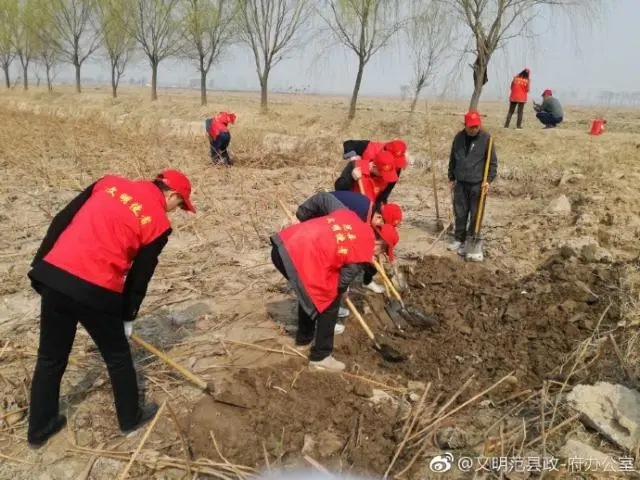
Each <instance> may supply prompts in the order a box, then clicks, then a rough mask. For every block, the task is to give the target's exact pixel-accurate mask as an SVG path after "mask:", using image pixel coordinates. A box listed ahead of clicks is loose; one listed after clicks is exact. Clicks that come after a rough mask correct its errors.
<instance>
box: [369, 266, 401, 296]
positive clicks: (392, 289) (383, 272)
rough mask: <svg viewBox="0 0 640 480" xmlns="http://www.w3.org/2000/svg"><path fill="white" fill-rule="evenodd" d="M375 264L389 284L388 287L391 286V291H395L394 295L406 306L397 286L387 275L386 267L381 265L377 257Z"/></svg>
mask: <svg viewBox="0 0 640 480" xmlns="http://www.w3.org/2000/svg"><path fill="white" fill-rule="evenodd" d="M373 266H374V267H376V270H377V271H378V273H379V274H380V276H381V277H382V279H383V280H384V282H385V284H386V285H387V288H389V290H391V293H393V296H394V297H396V299H397V300H398V301H399V302H400V303H402V306H403V307H404V302H403V301H402V297H401V296H400V294H399V293H398V291H397V290H396V287H394V286H393V283H391V280H389V277H387V272H385V271H384V268H383V267H382V265H380V263H378V261H377V260H376V259H375V258H374V259H373Z"/></svg>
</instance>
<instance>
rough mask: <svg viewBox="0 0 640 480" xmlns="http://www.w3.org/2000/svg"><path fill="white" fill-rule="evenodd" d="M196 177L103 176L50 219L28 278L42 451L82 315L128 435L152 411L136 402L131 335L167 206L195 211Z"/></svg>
mask: <svg viewBox="0 0 640 480" xmlns="http://www.w3.org/2000/svg"><path fill="white" fill-rule="evenodd" d="M190 195H191V183H190V182H189V179H188V178H187V177H186V176H185V175H184V174H182V173H181V172H179V171H176V170H165V171H163V172H162V173H161V174H159V175H158V176H157V177H156V178H155V180H153V181H132V180H128V179H126V178H122V177H119V176H115V175H106V176H104V177H102V178H101V179H99V180H98V181H96V182H94V183H93V184H92V185H90V186H89V187H88V188H87V189H86V190H84V191H83V192H82V193H80V194H79V195H78V196H77V197H76V198H74V199H73V200H71V202H70V203H69V204H68V205H67V206H66V207H65V208H64V209H63V210H62V211H60V212H59V213H58V214H57V215H56V216H55V217H54V219H53V221H52V222H51V225H50V226H49V229H48V230H47V233H46V235H45V237H44V239H43V241H42V243H41V245H40V248H39V249H38V251H37V253H36V255H35V258H34V260H33V262H32V263H31V267H32V268H31V270H30V272H29V274H28V275H29V278H30V280H31V284H32V286H33V288H34V289H35V290H36V291H37V292H38V293H39V294H40V296H41V310H40V345H39V347H38V358H37V361H36V367H35V372H34V374H33V380H32V383H31V402H30V411H29V428H28V433H27V440H28V443H29V446H30V447H31V448H39V447H41V446H42V445H44V444H45V443H46V442H47V440H48V439H49V438H50V437H51V436H53V435H55V434H56V433H57V432H59V431H60V430H61V429H62V428H64V426H65V424H66V417H65V416H64V415H61V414H60V413H59V403H58V402H59V396H60V381H61V380H62V375H63V374H64V371H65V369H66V366H67V362H68V359H69V353H70V352H71V347H72V346H73V341H74V338H75V334H76V328H77V325H78V322H80V323H81V324H82V326H83V327H84V328H85V330H86V331H87V332H88V333H89V335H91V338H92V339H93V341H94V342H95V343H96V345H97V346H98V349H99V350H100V353H101V355H102V358H103V359H104V361H105V363H106V364H107V370H108V372H109V377H110V379H111V385H112V387H113V395H114V399H115V407H116V413H117V417H118V423H119V426H120V429H121V430H122V431H123V432H125V433H129V432H132V431H134V430H136V429H138V428H140V427H141V426H142V425H144V424H145V423H146V422H147V421H149V420H150V419H151V418H153V416H154V415H155V413H156V411H157V410H158V406H157V405H156V404H155V403H149V404H146V405H144V406H140V405H139V398H138V384H137V380H136V372H135V369H134V366H133V361H132V359H131V351H130V349H129V343H128V341H127V338H128V337H129V336H130V335H131V332H132V329H133V328H132V327H133V320H134V319H135V318H136V316H137V315H138V309H139V308H140V305H141V303H142V301H143V299H144V297H145V295H146V292H147V285H148V284H149V281H150V280H151V277H152V276H153V273H154V271H155V268H156V265H157V264H158V256H159V255H160V253H161V252H162V249H163V248H164V246H165V245H166V244H167V241H168V238H169V235H170V234H171V224H170V222H169V218H168V217H167V212H171V211H174V210H175V209H176V208H178V207H180V208H182V209H183V210H187V211H190V212H195V208H194V207H193V205H192V204H191V201H190V198H189V197H190Z"/></svg>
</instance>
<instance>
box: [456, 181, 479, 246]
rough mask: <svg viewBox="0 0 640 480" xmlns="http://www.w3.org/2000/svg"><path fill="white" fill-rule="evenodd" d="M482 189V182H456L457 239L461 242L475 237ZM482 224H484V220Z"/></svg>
mask: <svg viewBox="0 0 640 480" xmlns="http://www.w3.org/2000/svg"><path fill="white" fill-rule="evenodd" d="M481 187H482V183H480V182H478V183H466V182H456V185H455V187H454V190H453V207H454V211H455V214H456V229H455V239H456V240H458V241H459V242H464V241H465V240H466V239H467V237H468V236H471V235H473V230H474V228H475V222H476V214H477V211H478V200H480V189H481ZM483 212H484V208H483ZM480 222H481V224H482V218H481V219H480ZM467 225H468V226H467Z"/></svg>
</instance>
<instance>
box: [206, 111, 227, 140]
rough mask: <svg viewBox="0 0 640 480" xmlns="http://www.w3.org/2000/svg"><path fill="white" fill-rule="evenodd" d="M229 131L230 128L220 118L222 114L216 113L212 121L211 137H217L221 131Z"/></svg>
mask: <svg viewBox="0 0 640 480" xmlns="http://www.w3.org/2000/svg"><path fill="white" fill-rule="evenodd" d="M228 131H229V129H228V128H227V125H226V124H224V123H223V122H222V120H221V119H220V115H216V116H215V117H214V118H213V120H212V121H211V127H209V135H211V138H216V137H217V136H218V135H219V134H220V133H221V132H228Z"/></svg>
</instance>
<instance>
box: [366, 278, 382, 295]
mask: <svg viewBox="0 0 640 480" xmlns="http://www.w3.org/2000/svg"><path fill="white" fill-rule="evenodd" d="M365 287H366V288H368V289H369V290H371V291H372V292H375V293H384V292H385V291H386V290H385V288H384V287H383V286H382V285H380V284H379V283H376V282H374V281H373V280H371V283H369V284H368V285H365Z"/></svg>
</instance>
